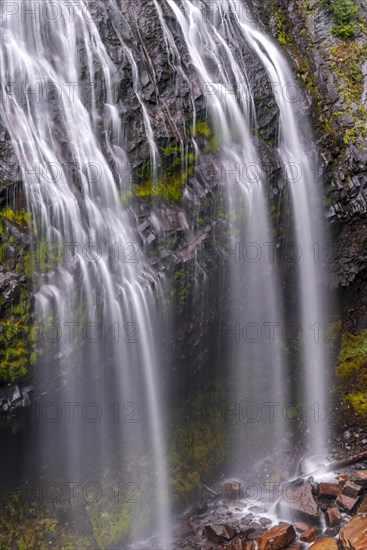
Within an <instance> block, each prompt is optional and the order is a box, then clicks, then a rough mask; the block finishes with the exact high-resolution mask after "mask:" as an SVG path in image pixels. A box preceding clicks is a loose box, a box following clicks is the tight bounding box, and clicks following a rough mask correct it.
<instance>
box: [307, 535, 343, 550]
mask: <svg viewBox="0 0 367 550" xmlns="http://www.w3.org/2000/svg"><path fill="white" fill-rule="evenodd" d="M311 549H312V550H338V543H337V542H336V540H335V539H331V538H329V537H322V538H321V539H319V540H317V541H316V542H314V543H313V544H312V546H310V550H311Z"/></svg>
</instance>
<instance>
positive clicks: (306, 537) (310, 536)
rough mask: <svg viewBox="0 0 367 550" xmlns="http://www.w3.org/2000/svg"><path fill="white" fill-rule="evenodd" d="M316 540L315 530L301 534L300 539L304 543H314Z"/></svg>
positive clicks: (308, 530)
mask: <svg viewBox="0 0 367 550" xmlns="http://www.w3.org/2000/svg"><path fill="white" fill-rule="evenodd" d="M315 538H316V531H315V529H307V531H304V532H303V533H301V534H300V536H299V539H300V540H302V541H303V542H312V541H313V540H315Z"/></svg>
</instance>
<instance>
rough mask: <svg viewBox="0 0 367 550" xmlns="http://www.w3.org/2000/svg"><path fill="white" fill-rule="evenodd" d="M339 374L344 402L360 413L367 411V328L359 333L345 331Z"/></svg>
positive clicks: (340, 354)
mask: <svg viewBox="0 0 367 550" xmlns="http://www.w3.org/2000/svg"><path fill="white" fill-rule="evenodd" d="M337 375H338V377H339V379H340V388H339V389H340V390H342V392H343V402H344V404H346V405H351V406H352V407H353V410H354V411H355V412H356V413H357V414H359V415H365V414H366V412H367V329H364V330H362V331H361V332H360V333H359V334H353V333H351V332H347V331H346V332H343V334H342V341H341V348H340V353H339V357H338V368H337Z"/></svg>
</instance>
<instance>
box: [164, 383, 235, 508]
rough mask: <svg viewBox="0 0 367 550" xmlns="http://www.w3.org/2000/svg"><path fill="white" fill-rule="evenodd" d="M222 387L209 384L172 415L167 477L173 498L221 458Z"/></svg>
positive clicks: (192, 485) (198, 480)
mask: <svg viewBox="0 0 367 550" xmlns="http://www.w3.org/2000/svg"><path fill="white" fill-rule="evenodd" d="M223 399H224V396H223V390H220V389H217V388H216V387H213V386H211V387H209V388H206V389H204V390H203V391H202V392H201V393H198V394H197V395H196V396H194V397H193V398H191V399H189V400H188V401H186V402H185V403H184V405H183V406H182V407H181V408H180V409H179V410H178V411H177V412H176V414H175V415H174V417H173V418H172V421H171V425H172V429H171V430H170V431H171V433H172V434H173V435H172V440H171V442H170V446H169V453H170V478H171V484H172V488H173V494H174V496H175V499H176V501H180V500H182V499H184V498H185V497H186V496H187V495H188V494H189V493H190V492H191V491H194V490H198V489H199V487H200V485H201V483H202V482H203V481H205V479H206V478H207V476H208V475H209V474H210V472H212V471H213V470H214V469H215V467H216V466H218V465H219V464H221V463H222V462H223V459H224V454H225V450H226V447H227V439H226V429H225V423H224V417H223V414H222V410H221V403H222V401H223Z"/></svg>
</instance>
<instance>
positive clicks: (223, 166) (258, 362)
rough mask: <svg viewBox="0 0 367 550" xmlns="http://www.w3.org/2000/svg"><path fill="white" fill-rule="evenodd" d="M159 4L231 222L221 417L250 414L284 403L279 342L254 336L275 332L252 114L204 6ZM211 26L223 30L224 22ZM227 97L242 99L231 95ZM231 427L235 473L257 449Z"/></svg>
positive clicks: (229, 51) (241, 67)
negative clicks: (198, 90) (200, 103)
mask: <svg viewBox="0 0 367 550" xmlns="http://www.w3.org/2000/svg"><path fill="white" fill-rule="evenodd" d="M167 3H168V5H169V6H170V8H171V9H172V11H173V12H174V14H175V16H176V18H177V21H178V23H179V25H180V27H181V30H182V33H183V36H184V38H185V42H186V46H187V49H188V51H189V54H190V57H191V60H192V63H193V65H194V67H195V68H196V70H197V72H198V74H199V77H200V79H201V83H202V87H203V92H204V93H205V94H206V97H207V104H208V109H209V113H210V116H211V119H212V122H213V126H214V131H215V133H216V135H218V136H219V138H218V139H219V143H220V172H221V177H222V184H223V185H224V188H225V193H226V196H227V202H228V208H229V211H230V213H231V216H232V235H231V237H230V241H229V243H228V246H229V248H230V249H231V252H230V262H231V267H230V271H231V279H230V283H231V288H230V292H229V300H230V303H231V311H230V316H229V319H228V320H227V322H226V326H225V328H223V331H222V335H221V336H222V340H223V342H224V346H227V347H228V346H231V352H230V361H231V365H232V367H231V371H232V377H233V382H232V384H233V385H232V387H231V388H230V398H229V400H228V401H229V402H228V403H227V405H226V406H227V407H228V416H230V414H231V413H230V412H229V411H230V410H231V409H232V411H234V415H237V412H236V410H237V411H238V410H239V409H240V410H242V409H243V408H244V407H246V406H247V404H248V403H249V402H250V403H253V405H254V407H255V408H256V407H258V405H259V404H263V403H270V402H276V403H284V402H285V397H286V392H285V389H284V386H285V385H284V380H285V377H286V374H285V370H284V360H283V357H282V349H281V345H280V342H277V341H275V342H274V341H272V339H271V338H269V339H268V341H267V342H265V341H264V339H263V338H259V337H258V334H256V331H258V330H259V329H260V330H261V331H265V330H266V328H268V329H270V327H271V326H272V325H276V326H282V324H283V320H282V305H281V300H280V292H279V285H278V276H277V272H276V265H274V264H272V263H271V262H270V260H269V258H267V257H266V255H265V254H261V257H260V256H259V254H258V249H259V247H264V246H266V244H267V243H270V242H271V241H272V235H271V224H270V216H269V214H268V205H267V198H266V193H267V190H266V177H265V174H264V172H263V170H262V168H261V160H260V157H259V156H258V152H257V150H256V138H255V136H254V135H252V133H251V127H253V126H256V113H255V109H254V102H253V98H252V94H251V89H250V87H249V82H248V78H247V71H246V66H245V64H244V63H243V61H242V60H241V59H240V58H238V59H237V58H236V55H235V53H234V51H233V50H234V48H233V40H229V39H228V35H227V33H226V29H225V27H223V28H222V27H221V25H218V26H216V25H214V22H213V21H210V19H209V18H208V17H207V15H208V13H205V10H203V9H202V8H203V7H204V6H196V5H194V4H193V3H192V2H190V1H189V0H184V1H183V2H182V9H180V8H179V6H178V5H177V3H176V2H174V1H173V0H167ZM219 21H220V22H224V17H223V18H219ZM223 31H224V32H223ZM233 36H234V37H235V36H236V37H237V36H238V33H237V34H235V35H233ZM240 38H242V37H241V35H240ZM167 39H168V38H167ZM234 89H236V90H241V91H242V93H241V94H240V95H238V94H234V93H233V90H234ZM254 251H255V256H254V255H253V254H254ZM247 252H248V256H247V257H246V253H247ZM222 327H223V325H222ZM223 337H224V338H223ZM249 414H253V411H252V412H250V413H249ZM234 425H235V426H236V429H235V430H234V434H233V437H234V440H233V443H232V448H236V449H237V450H238V454H237V452H236V453H235V457H234V458H233V461H232V468H235V469H236V470H238V469H239V468H240V465H241V464H242V467H243V464H244V457H245V456H246V455H247V456H248V455H249V454H250V455H251V454H253V453H254V454H255V456H256V455H257V454H258V453H259V452H260V451H259V448H257V451H255V447H256V446H258V445H259V444H260V446H261V447H262V452H263V453H264V451H265V449H264V446H263V444H261V440H260V438H258V428H257V427H256V428H255V429H252V430H248V424H244V423H243V422H234ZM253 426H254V425H253ZM265 426H266V424H265V423H264V427H265ZM238 428H240V430H238ZM283 432H284V423H282V422H281V423H279V424H278V425H277V428H276V429H274V426H272V427H271V432H270V433H268V434H267V444H266V446H267V450H268V451H271V450H272V448H273V444H274V441H275V438H277V439H278V438H279V437H280V438H283V436H284V433H283ZM244 453H245V454H244ZM248 457H249V456H248ZM245 462H246V460H245Z"/></svg>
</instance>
